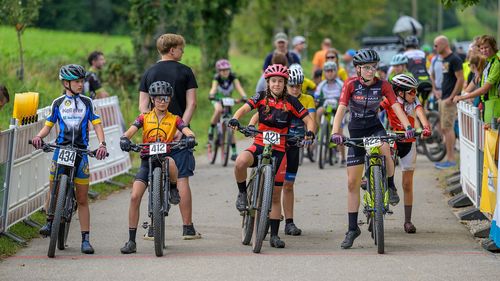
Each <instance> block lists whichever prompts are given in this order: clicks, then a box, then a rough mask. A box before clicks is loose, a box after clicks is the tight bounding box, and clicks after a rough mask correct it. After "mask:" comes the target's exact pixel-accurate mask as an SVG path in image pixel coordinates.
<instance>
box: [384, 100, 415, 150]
mask: <svg viewBox="0 0 500 281" xmlns="http://www.w3.org/2000/svg"><path fill="white" fill-rule="evenodd" d="M396 100H397V102H398V103H399V104H400V105H401V108H403V111H404V112H405V114H406V117H408V121H410V124H411V126H412V127H413V128H415V118H417V108H419V107H422V105H421V104H420V101H419V100H418V98H416V99H415V101H414V102H413V103H407V102H406V101H404V100H403V99H402V98H401V97H397V98H396ZM380 106H381V107H382V108H383V109H385V111H386V112H387V118H388V119H389V124H390V126H391V128H392V129H393V130H394V131H405V130H406V128H405V127H404V126H403V123H401V121H400V120H399V118H398V117H397V116H396V112H394V110H393V109H392V107H391V104H390V102H389V101H388V100H387V99H384V100H383V101H382V102H381V103H380ZM414 141H415V139H408V140H404V141H403V142H414Z"/></svg>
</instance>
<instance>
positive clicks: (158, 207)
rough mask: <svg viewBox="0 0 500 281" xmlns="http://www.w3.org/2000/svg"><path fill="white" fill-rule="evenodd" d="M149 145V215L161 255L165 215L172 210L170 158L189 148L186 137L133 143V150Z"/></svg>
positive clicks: (163, 245)
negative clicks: (171, 155)
mask: <svg viewBox="0 0 500 281" xmlns="http://www.w3.org/2000/svg"><path fill="white" fill-rule="evenodd" d="M148 147H149V159H148V161H149V175H148V179H149V180H148V181H149V184H148V195H149V196H148V216H149V217H150V218H151V224H152V225H153V233H154V235H153V236H154V245H155V254H156V256H157V257H161V256H163V254H164V249H165V248H166V246H165V217H166V216H168V212H169V211H170V207H171V205H170V202H169V197H170V181H169V179H170V175H169V165H170V162H169V159H168V156H170V153H171V152H172V151H174V150H180V149H185V148H187V143H186V139H181V140H180V141H173V142H169V143H164V142H154V143H139V144H131V151H134V152H140V151H142V150H143V149H144V150H146V149H147V148H148Z"/></svg>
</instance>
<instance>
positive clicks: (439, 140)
mask: <svg viewBox="0 0 500 281" xmlns="http://www.w3.org/2000/svg"><path fill="white" fill-rule="evenodd" d="M425 101H426V102H425V103H424V104H425V109H426V110H425V112H426V113H425V114H426V117H427V120H428V121H429V124H430V127H431V128H432V135H431V136H430V137H427V138H425V139H424V138H418V139H417V147H419V148H420V149H419V151H421V152H422V153H423V154H424V155H425V156H427V158H428V159H429V160H430V161H432V162H439V161H441V160H443V158H444V157H445V156H446V145H445V143H444V139H443V133H442V131H441V119H440V116H439V111H438V102H437V100H436V99H435V97H434V96H433V95H432V96H430V97H429V98H428V99H427V100H425Z"/></svg>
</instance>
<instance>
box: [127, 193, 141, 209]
mask: <svg viewBox="0 0 500 281" xmlns="http://www.w3.org/2000/svg"><path fill="white" fill-rule="evenodd" d="M141 199H142V198H141V196H139V194H137V193H132V195H131V196H130V205H131V206H134V207H136V206H139V204H140V202H141Z"/></svg>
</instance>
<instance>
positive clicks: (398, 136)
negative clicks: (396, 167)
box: [343, 131, 422, 147]
mask: <svg viewBox="0 0 500 281" xmlns="http://www.w3.org/2000/svg"><path fill="white" fill-rule="evenodd" d="M421 134H422V132H421V131H418V132H415V137H418V136H420V135H421ZM368 138H369V139H379V140H381V141H383V142H387V143H389V142H391V141H399V140H405V139H407V138H406V137H405V132H404V131H395V132H388V133H387V136H370V137H363V138H344V141H343V144H344V145H345V146H348V147H351V146H358V147H364V146H363V145H362V144H363V141H364V140H365V139H368Z"/></svg>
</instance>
